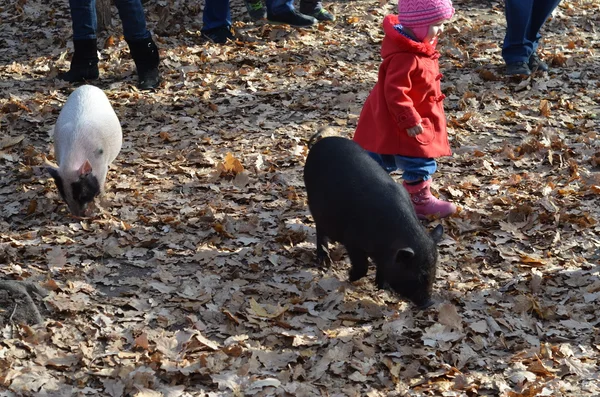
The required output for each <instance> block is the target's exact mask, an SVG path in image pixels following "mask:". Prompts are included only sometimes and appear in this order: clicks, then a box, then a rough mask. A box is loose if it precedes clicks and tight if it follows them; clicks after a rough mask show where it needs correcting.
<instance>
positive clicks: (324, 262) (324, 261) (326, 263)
mask: <svg viewBox="0 0 600 397" xmlns="http://www.w3.org/2000/svg"><path fill="white" fill-rule="evenodd" d="M317 263H318V264H319V266H321V267H330V266H331V264H332V263H333V261H332V260H331V258H330V257H329V255H323V256H317Z"/></svg>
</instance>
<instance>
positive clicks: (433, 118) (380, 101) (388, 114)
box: [354, 15, 451, 158]
mask: <svg viewBox="0 0 600 397" xmlns="http://www.w3.org/2000/svg"><path fill="white" fill-rule="evenodd" d="M397 24H398V16H397V15H388V16H386V17H385V19H384V20H383V29H384V32H385V37H384V39H383V44H382V46H381V56H382V57H383V62H382V64H381V66H380V67H379V77H378V80H377V83H376V84H375V87H374V88H373V90H372V91H371V93H370V94H369V97H368V98H367V100H366V102H365V105H364V106H363V109H362V111H361V113H360V118H359V120H358V126H357V127H356V132H355V134H354V140H355V141H356V142H357V143H358V144H359V145H360V146H362V147H363V148H365V149H366V150H368V151H370V152H374V153H378V154H395V155H401V156H410V157H426V158H435V157H440V156H448V155H450V154H451V151H450V144H449V143H448V133H447V131H446V117H445V115H444V105H443V100H444V97H445V96H444V95H443V94H442V91H441V88H440V79H441V78H442V75H441V74H440V67H439V63H438V58H439V53H438V52H437V51H436V50H435V47H434V46H432V45H430V44H427V43H420V42H416V41H413V40H411V39H409V38H407V37H405V36H403V35H402V34H400V33H399V32H398V31H397V30H396V29H394V25H397ZM419 122H420V123H421V125H422V126H423V133H422V134H420V135H417V136H416V137H414V138H412V137H409V136H408V134H407V133H406V129H407V128H410V127H414V126H415V125H417V124H419Z"/></svg>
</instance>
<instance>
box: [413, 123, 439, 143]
mask: <svg viewBox="0 0 600 397" xmlns="http://www.w3.org/2000/svg"><path fill="white" fill-rule="evenodd" d="M421 126H422V127H423V132H422V133H420V134H419V135H417V136H416V137H415V138H416V139H417V142H419V143H420V144H421V145H429V144H430V143H431V142H433V140H434V139H435V128H434V127H433V124H432V123H431V120H429V119H427V118H423V121H421Z"/></svg>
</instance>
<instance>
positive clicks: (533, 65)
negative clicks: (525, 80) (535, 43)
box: [527, 53, 548, 72]
mask: <svg viewBox="0 0 600 397" xmlns="http://www.w3.org/2000/svg"><path fill="white" fill-rule="evenodd" d="M527 65H528V66H529V69H530V70H531V71H532V72H535V71H536V70H539V71H540V72H547V71H548V64H547V63H546V62H544V61H542V60H541V59H540V57H539V56H538V54H536V53H533V54H531V56H530V57H529V62H528V63H527Z"/></svg>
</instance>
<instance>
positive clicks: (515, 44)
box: [502, 0, 534, 64]
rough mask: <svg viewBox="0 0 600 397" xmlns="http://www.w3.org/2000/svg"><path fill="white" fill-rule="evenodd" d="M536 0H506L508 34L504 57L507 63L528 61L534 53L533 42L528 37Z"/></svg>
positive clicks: (505, 40) (505, 37)
mask: <svg viewBox="0 0 600 397" xmlns="http://www.w3.org/2000/svg"><path fill="white" fill-rule="evenodd" d="M533 3H534V0H506V1H505V2H504V4H505V14H506V34H505V36H504V43H503V45H502V58H504V62H506V63H507V64H509V63H515V62H528V61H529V57H530V56H531V54H532V53H533V42H532V41H530V40H529V39H528V38H527V32H529V27H530V25H531V18H532V14H533V12H534V11H533Z"/></svg>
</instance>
